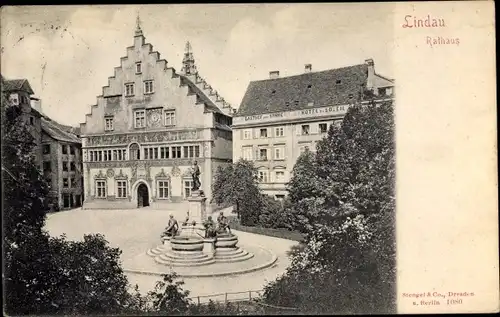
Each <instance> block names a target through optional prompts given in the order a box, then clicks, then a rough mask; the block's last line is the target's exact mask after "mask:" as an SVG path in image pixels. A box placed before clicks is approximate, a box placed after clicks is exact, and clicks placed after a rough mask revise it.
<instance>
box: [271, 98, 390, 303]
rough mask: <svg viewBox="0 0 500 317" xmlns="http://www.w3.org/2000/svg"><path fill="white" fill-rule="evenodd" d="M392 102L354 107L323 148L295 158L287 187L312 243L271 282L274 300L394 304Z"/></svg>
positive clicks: (332, 131) (296, 253) (322, 144)
mask: <svg viewBox="0 0 500 317" xmlns="http://www.w3.org/2000/svg"><path fill="white" fill-rule="evenodd" d="M392 107H393V105H392V103H385V104H381V105H375V104H374V103H373V104H369V105H367V106H361V105H357V106H353V107H351V108H350V109H349V110H348V112H347V114H346V116H345V118H344V120H343V123H342V125H341V127H335V126H332V127H331V128H330V130H329V131H328V134H327V136H326V138H324V139H323V140H322V141H320V142H318V145H317V152H316V155H315V156H314V157H311V156H307V155H303V156H302V157H301V159H299V160H298V162H297V163H296V166H295V167H294V175H293V177H292V179H291V181H290V183H289V186H288V188H289V192H290V197H291V203H292V206H293V207H292V208H293V209H294V210H295V211H296V212H297V213H298V214H299V215H300V216H301V217H302V218H301V219H302V220H303V221H302V222H303V227H302V229H303V230H304V231H305V232H306V233H307V236H306V246H305V248H304V249H303V250H301V251H296V252H295V253H294V254H293V255H292V265H291V266H290V267H289V269H288V270H287V272H286V273H285V274H284V275H283V276H281V277H280V278H279V279H277V280H276V281H275V282H272V283H270V284H269V285H268V287H267V288H266V291H265V294H264V298H265V299H266V301H267V302H268V303H270V304H273V305H278V306H292V307H298V308H299V309H300V310H301V311H303V312H307V313H377V312H381V313H387V312H393V311H394V307H395V237H394V211H395V210H394V209H395V206H394V181H395V164H394V121H393V108H392ZM313 303H314V304H313Z"/></svg>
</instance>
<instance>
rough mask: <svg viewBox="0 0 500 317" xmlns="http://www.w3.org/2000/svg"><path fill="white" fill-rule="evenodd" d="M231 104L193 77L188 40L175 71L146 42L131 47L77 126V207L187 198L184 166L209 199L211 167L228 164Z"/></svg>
mask: <svg viewBox="0 0 500 317" xmlns="http://www.w3.org/2000/svg"><path fill="white" fill-rule="evenodd" d="M232 113H233V110H232V108H231V106H230V105H229V104H228V103H227V102H225V100H224V99H223V98H221V97H220V96H219V95H218V93H217V92H216V91H215V90H214V89H213V88H212V87H211V86H210V85H209V84H208V83H207V82H206V81H205V80H204V79H203V78H201V76H200V75H199V74H198V71H197V69H196V65H195V62H194V58H193V53H192V49H191V45H190V44H189V43H187V45H186V49H185V54H184V59H183V66H182V70H181V72H180V73H178V72H176V70H175V69H174V68H171V67H168V66H167V61H166V60H165V59H161V58H160V54H159V53H158V52H156V51H154V50H153V46H152V45H151V44H149V43H146V42H145V37H144V35H143V32H142V30H141V28H140V25H139V23H138V24H137V27H136V31H135V36H134V45H133V46H131V47H128V48H127V55H126V56H125V57H122V58H121V59H120V66H119V67H116V68H115V70H114V76H113V77H110V78H109V84H108V86H106V87H103V91H102V95H100V96H98V97H97V104H96V105H94V106H92V108H91V113H90V114H87V116H86V120H85V123H82V124H81V125H80V128H81V138H82V150H83V173H84V190H85V193H84V195H85V200H84V206H83V207H84V208H137V207H142V206H148V205H149V206H154V207H156V208H162V206H163V207H164V206H165V204H170V203H175V202H180V201H183V200H186V199H187V197H189V196H190V191H191V187H192V177H191V166H192V165H193V162H194V161H196V162H197V164H198V165H199V167H200V170H201V176H200V181H201V189H202V190H203V191H204V193H205V195H206V196H207V198H208V199H210V197H211V184H212V179H213V176H214V172H215V170H216V168H217V167H218V166H220V165H225V164H230V163H231V161H232V149H233V148H232V131H231V128H230V126H231V124H232V117H231V115H232Z"/></svg>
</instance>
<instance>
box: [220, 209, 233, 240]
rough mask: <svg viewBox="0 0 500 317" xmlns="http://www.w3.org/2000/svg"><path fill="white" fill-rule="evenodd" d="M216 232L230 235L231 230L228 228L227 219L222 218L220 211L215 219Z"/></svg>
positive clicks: (222, 214) (222, 213)
mask: <svg viewBox="0 0 500 317" xmlns="http://www.w3.org/2000/svg"><path fill="white" fill-rule="evenodd" d="M217 232H218V233H226V232H229V234H231V228H230V227H229V219H227V217H226V216H224V212H222V211H221V213H220V214H219V216H218V217H217Z"/></svg>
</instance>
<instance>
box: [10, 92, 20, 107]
mask: <svg viewBox="0 0 500 317" xmlns="http://www.w3.org/2000/svg"><path fill="white" fill-rule="evenodd" d="M9 100H10V102H12V104H13V105H16V106H17V105H18V104H19V97H18V94H11V95H10V96H9Z"/></svg>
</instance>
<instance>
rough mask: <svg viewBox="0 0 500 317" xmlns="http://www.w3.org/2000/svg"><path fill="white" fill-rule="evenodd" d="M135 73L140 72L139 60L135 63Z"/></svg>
mask: <svg viewBox="0 0 500 317" xmlns="http://www.w3.org/2000/svg"><path fill="white" fill-rule="evenodd" d="M135 73H136V74H140V73H142V64H141V62H137V63H135Z"/></svg>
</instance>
